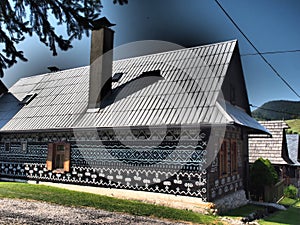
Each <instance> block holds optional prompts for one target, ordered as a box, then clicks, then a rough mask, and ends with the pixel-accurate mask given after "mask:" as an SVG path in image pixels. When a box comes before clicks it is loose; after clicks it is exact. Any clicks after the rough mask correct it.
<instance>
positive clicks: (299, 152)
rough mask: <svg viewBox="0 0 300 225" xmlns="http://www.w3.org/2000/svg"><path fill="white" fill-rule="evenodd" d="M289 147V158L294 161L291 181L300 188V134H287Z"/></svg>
mask: <svg viewBox="0 0 300 225" xmlns="http://www.w3.org/2000/svg"><path fill="white" fill-rule="evenodd" d="M286 140H287V148H288V153H289V158H290V159H291V160H292V162H293V163H294V164H293V165H292V166H293V167H294V170H293V171H292V172H293V174H291V177H292V178H291V183H292V184H293V185H295V186H296V187H298V188H300V137H299V134H287V135H286Z"/></svg>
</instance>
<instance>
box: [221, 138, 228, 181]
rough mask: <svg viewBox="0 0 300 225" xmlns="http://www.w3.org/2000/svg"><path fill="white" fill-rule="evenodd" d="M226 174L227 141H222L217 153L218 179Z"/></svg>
mask: <svg viewBox="0 0 300 225" xmlns="http://www.w3.org/2000/svg"><path fill="white" fill-rule="evenodd" d="M226 174H227V141H225V140H224V141H223V143H222V145H221V149H220V152H219V175H220V177H222V176H225V175H226Z"/></svg>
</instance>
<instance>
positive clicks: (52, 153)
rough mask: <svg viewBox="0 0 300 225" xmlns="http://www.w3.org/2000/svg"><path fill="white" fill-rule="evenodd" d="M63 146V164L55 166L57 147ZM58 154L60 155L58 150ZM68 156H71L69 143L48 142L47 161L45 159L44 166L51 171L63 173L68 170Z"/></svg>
mask: <svg viewBox="0 0 300 225" xmlns="http://www.w3.org/2000/svg"><path fill="white" fill-rule="evenodd" d="M62 145H63V146H64V153H63V166H62V167H57V161H56V160H57V155H58V153H57V147H58V146H62ZM59 155H62V153H61V152H60V153H59ZM70 158H71V148H70V143H66V142H55V143H49V144H48V154H47V161H46V168H47V170H49V171H52V172H53V173H65V172H70Z"/></svg>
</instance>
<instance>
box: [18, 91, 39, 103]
mask: <svg viewBox="0 0 300 225" xmlns="http://www.w3.org/2000/svg"><path fill="white" fill-rule="evenodd" d="M36 96H37V93H29V94H27V95H26V96H25V97H24V98H23V100H22V101H21V102H20V104H22V105H28V104H29V103H30V102H31V101H32V100H33V99H34V98H35V97H36Z"/></svg>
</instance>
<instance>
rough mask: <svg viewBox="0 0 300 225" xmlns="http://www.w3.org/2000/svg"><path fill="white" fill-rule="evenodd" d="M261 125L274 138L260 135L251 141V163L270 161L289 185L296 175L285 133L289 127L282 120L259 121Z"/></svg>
mask: <svg viewBox="0 0 300 225" xmlns="http://www.w3.org/2000/svg"><path fill="white" fill-rule="evenodd" d="M259 123H260V124H261V125H263V126H264V127H265V128H267V129H268V130H269V131H270V133H271V134H272V137H267V136H266V135H259V136H256V137H255V138H250V139H249V162H250V163H254V162H255V160H257V159H258V158H260V157H262V158H264V159H269V160H270V162H271V164H272V165H273V166H274V168H275V170H276V171H277V173H278V175H279V178H280V179H286V182H287V183H289V180H290V178H291V177H293V175H292V174H294V169H293V164H294V162H293V161H292V160H291V158H290V157H289V152H288V146H287V139H286V132H285V130H286V129H287V128H289V126H288V125H287V124H286V123H285V122H284V121H281V120H276V121H259ZM263 137H265V138H263Z"/></svg>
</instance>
